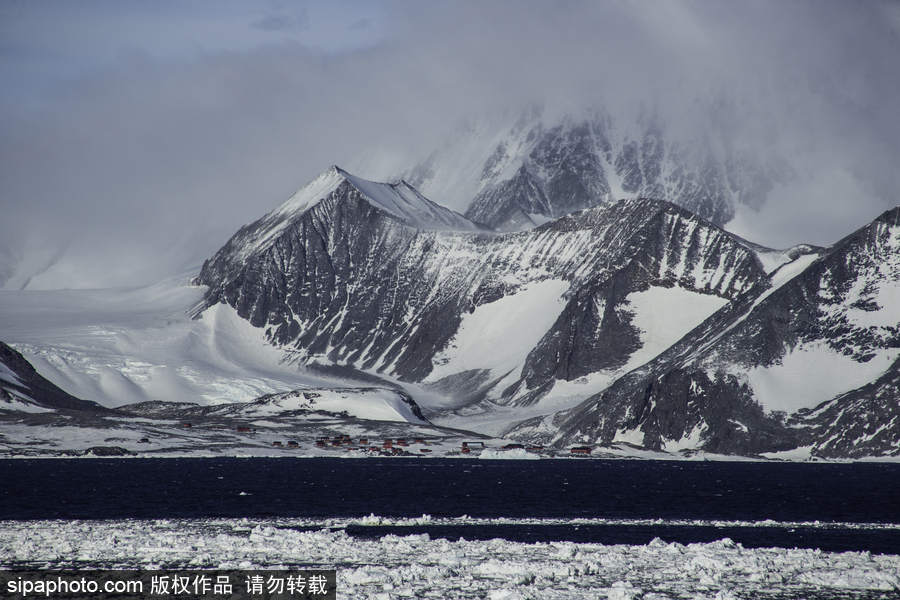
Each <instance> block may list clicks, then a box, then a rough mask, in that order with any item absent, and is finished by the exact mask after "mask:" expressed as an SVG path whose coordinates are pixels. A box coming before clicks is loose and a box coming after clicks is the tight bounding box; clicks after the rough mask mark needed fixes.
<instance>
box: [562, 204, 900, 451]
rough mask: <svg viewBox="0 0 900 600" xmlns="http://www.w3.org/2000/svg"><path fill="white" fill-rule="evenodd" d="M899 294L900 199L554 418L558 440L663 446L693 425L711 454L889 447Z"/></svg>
mask: <svg viewBox="0 0 900 600" xmlns="http://www.w3.org/2000/svg"><path fill="white" fill-rule="evenodd" d="M898 299H900V208H897V209H893V210H891V211H888V212H887V213H885V214H883V215H882V216H881V217H879V218H878V219H877V220H876V221H874V222H873V223H872V224H870V225H868V226H866V227H864V228H862V229H860V230H859V231H857V232H855V233H854V234H853V235H851V236H849V237H847V238H845V239H844V240H842V241H840V242H838V243H837V244H835V245H834V246H832V247H831V248H828V249H827V250H824V251H822V252H818V253H814V254H809V255H806V256H800V257H798V258H797V259H796V260H795V262H794V263H788V264H786V265H784V266H782V267H781V270H780V271H776V272H775V274H774V275H773V282H772V284H769V285H767V286H764V287H763V288H756V289H752V290H749V291H748V292H746V293H745V294H743V295H742V296H740V297H739V298H737V299H735V300H734V301H732V303H731V304H730V305H729V306H728V307H726V308H725V309H723V310H722V311H720V312H718V313H717V314H716V315H714V316H713V317H711V318H710V319H708V320H707V321H706V322H704V323H703V325H701V326H700V327H698V328H697V329H695V330H694V331H693V332H691V334H690V335H688V336H686V337H685V338H683V339H682V340H681V341H679V342H678V343H677V344H675V345H674V346H673V347H672V348H670V349H669V350H668V351H667V352H665V353H664V354H662V355H660V356H659V357H658V358H657V359H656V360H654V361H652V362H650V363H649V364H647V365H645V366H644V367H642V368H640V369H638V370H636V371H634V372H632V373H630V374H628V375H627V376H625V377H623V378H621V379H620V380H619V381H617V382H616V383H615V384H613V385H612V386H610V387H609V388H608V389H607V390H605V391H604V392H603V393H601V394H599V395H597V396H596V397H594V398H590V399H589V400H587V401H586V402H585V403H584V404H583V405H581V406H579V407H578V408H576V409H574V410H572V411H571V412H570V413H568V414H566V415H561V416H560V417H559V418H558V421H557V425H558V426H559V427H560V432H561V434H560V435H559V437H558V438H557V440H558V441H559V442H565V441H575V440H584V439H585V438H587V439H590V440H591V441H595V440H596V441H600V442H611V441H612V440H614V439H616V437H617V435H618V436H620V437H622V436H623V434H624V433H625V432H629V431H630V432H635V433H638V432H639V433H640V434H642V435H643V438H642V439H643V444H644V445H646V446H648V447H651V448H659V449H661V448H664V447H674V446H678V444H679V442H681V441H682V440H683V439H687V438H689V437H690V436H691V434H692V432H693V433H695V435H697V436H699V438H698V439H699V445H698V447H700V448H703V449H706V450H710V451H715V452H722V451H725V452H729V453H741V454H748V453H750V454H755V453H760V452H776V451H778V450H786V449H791V448H795V447H798V446H804V447H806V446H808V447H810V448H811V452H812V454H813V455H818V456H826V457H838V456H844V457H859V456H873V455H884V454H893V455H896V454H898V453H900V446H898V441H900V421H898V420H897V419H896V416H897V413H898V410H900V394H898V387H897V386H898V379H900V373H898V362H897V361H898V356H900V312H898V311H900V308H898V306H900V305H898ZM857 384H860V385H857ZM791 413H792V414H791ZM788 415H790V418H786V417H787V416H788ZM619 432H622V433H619ZM631 437H632V439H633V438H634V436H633V435H632V436H631Z"/></svg>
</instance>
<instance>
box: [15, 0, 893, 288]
mask: <svg viewBox="0 0 900 600" xmlns="http://www.w3.org/2000/svg"><path fill="white" fill-rule="evenodd" d="M898 32H900V4H898V3H896V2H849V1H845V2H830V1H826V0H819V1H809V2H800V1H791V2H783V1H777V2H763V1H755V2H718V1H707V2H693V1H684V2H675V1H658V2H653V1H645V0H641V1H634V2H628V1H625V0H615V1H608V2H566V1H559V2H549V1H548V2H528V1H524V0H514V1H512V0H510V1H499V0H498V1H492V2H475V1H471V2H461V1H444V2H393V1H388V0H383V1H373V0H355V1H335V0H330V1H327V2H326V1H322V2H287V1H280V0H272V1H263V2H250V1H247V0H216V1H215V2H213V1H209V2H201V1H196V2H182V1H175V0H172V1H168V0H157V1H153V2H147V1H144V0H131V1H128V0H82V1H75V2H73V1H68V0H59V1H51V0H41V1H36V2H29V1H23V0H13V1H6V2H3V3H0V279H2V278H3V272H2V271H3V265H4V264H9V262H10V259H9V256H10V255H16V256H18V258H19V265H20V267H21V270H20V273H26V272H27V273H34V272H35V271H38V270H40V269H42V268H43V267H45V266H47V265H52V264H54V261H56V262H55V265H56V266H50V267H49V269H48V270H47V272H46V273H45V274H44V276H42V278H41V277H37V278H35V282H37V284H38V287H41V286H43V287H47V286H62V287H95V286H123V285H139V284H146V283H152V282H154V281H156V280H159V279H162V278H164V277H167V276H171V275H173V274H175V273H177V272H179V271H180V270H184V269H189V268H196V267H199V264H200V263H201V262H202V260H203V258H206V257H208V256H210V255H211V254H212V253H213V252H215V251H216V250H217V249H218V248H219V247H220V246H221V245H222V244H223V243H224V242H225V241H226V240H227V238H228V237H229V236H230V235H231V234H232V233H234V231H236V229H237V228H238V227H240V226H241V225H242V224H244V223H246V222H249V221H251V220H254V219H256V218H258V217H260V216H262V215H263V214H264V213H265V212H267V211H269V210H271V209H272V208H274V207H275V206H276V205H278V204H279V203H280V202H281V201H283V200H284V199H286V198H287V197H288V196H290V195H291V194H292V193H293V192H294V191H296V190H297V189H298V188H300V187H302V186H303V185H304V184H305V183H306V182H307V181H308V180H310V179H311V178H312V177H314V176H315V175H316V174H317V173H319V172H320V171H322V170H323V169H325V168H327V167H328V166H329V165H331V164H339V165H340V164H347V163H349V162H351V161H353V159H354V158H355V157H356V156H357V155H359V154H360V153H361V152H362V151H364V150H366V149H368V148H372V147H375V146H380V147H386V148H391V147H393V148H399V149H402V150H403V152H404V153H409V154H410V155H411V156H415V155H417V153H422V155H423V157H424V155H426V154H427V153H428V152H429V151H430V149H431V148H433V147H434V146H435V145H436V144H438V143H439V142H440V140H441V139H443V137H444V136H445V135H446V134H447V133H448V131H449V130H450V127H451V126H452V124H453V123H455V122H457V120H458V119H459V118H461V117H464V116H466V115H469V114H478V113H480V112H483V111H486V110H491V109H495V108H497V107H501V106H504V105H507V104H521V103H523V102H543V103H544V104H545V105H548V106H564V105H568V104H579V103H581V102H585V101H588V100H592V99H594V98H597V97H603V98H604V99H605V101H607V102H608V103H610V104H612V105H617V104H618V105H622V106H625V105H629V104H632V103H635V102H640V101H646V100H648V99H655V100H657V101H659V100H660V98H662V99H663V100H662V101H663V103H664V104H665V105H666V106H667V107H668V111H669V112H670V113H671V115H674V116H676V117H677V115H678V114H679V111H689V110H690V105H691V102H692V101H693V99H694V98H695V97H696V90H697V89H704V88H711V87H714V86H719V85H725V86H727V87H728V89H730V90H732V91H733V92H734V93H735V94H737V95H738V97H741V98H748V99H749V100H747V102H745V103H739V104H738V106H737V108H736V109H735V110H736V118H739V119H741V120H744V121H745V122H746V123H749V124H751V125H752V124H754V123H755V122H757V121H758V122H763V121H764V120H771V119H773V118H774V119H776V120H777V122H778V125H779V129H780V130H781V131H779V135H782V136H783V137H785V138H788V139H789V141H790V142H791V144H792V147H793V148H795V149H796V148H799V149H801V150H803V149H805V150H804V151H806V150H808V153H807V154H805V155H804V156H806V158H805V160H806V161H807V169H808V171H809V173H808V175H809V177H808V180H809V181H814V182H815V184H814V185H812V184H811V185H810V186H809V187H808V190H807V191H806V193H804V194H800V195H795V196H792V197H789V198H785V197H779V198H774V199H772V201H771V202H770V203H769V204H770V205H767V207H766V208H764V209H763V211H761V212H760V213H759V214H756V213H748V214H746V215H742V217H741V220H740V222H738V223H735V224H733V225H734V229H735V230H736V231H738V232H739V233H741V234H743V235H747V236H748V237H752V238H753V239H754V240H755V241H760V242H762V243H769V244H772V245H780V246H787V245H791V244H794V243H800V242H811V243H819V244H828V243H831V242H833V241H836V240H837V239H839V238H840V237H842V236H843V235H845V234H846V233H849V230H850V229H852V228H853V227H858V226H860V225H862V224H864V223H865V222H867V221H869V220H871V219H872V218H874V217H875V216H877V215H878V214H879V213H880V212H882V211H883V210H886V209H888V208H891V207H893V206H896V205H897V204H900V176H898V171H900V168H898V166H900V108H898V107H900V101H898V98H900V67H898V63H900V60H898V57H900V36H898ZM754 119H756V120H757V121H754ZM410 166H413V165H410ZM4 256H6V258H4ZM10 282H14V283H16V284H17V285H20V284H21V283H24V281H22V280H21V275H20V279H18V280H17V279H16V278H15V277H14V278H13V279H11V280H10Z"/></svg>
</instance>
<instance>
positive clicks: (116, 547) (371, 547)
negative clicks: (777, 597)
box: [0, 517, 900, 600]
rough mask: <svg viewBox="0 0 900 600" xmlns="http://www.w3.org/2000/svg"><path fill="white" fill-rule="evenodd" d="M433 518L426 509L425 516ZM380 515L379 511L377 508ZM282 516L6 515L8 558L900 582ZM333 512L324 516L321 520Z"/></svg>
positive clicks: (677, 585)
mask: <svg viewBox="0 0 900 600" xmlns="http://www.w3.org/2000/svg"><path fill="white" fill-rule="evenodd" d="M423 518H424V517H423ZM371 519H375V517H372V518H371ZM309 525H310V524H309V523H308V522H304V521H297V522H295V521H292V520H287V519H282V520H248V519H219V520H171V521H169V520H159V521H25V522H12V521H5V522H0V556H2V559H0V567H2V568H26V567H27V568H78V569H88V568H116V569H188V568H190V569H197V568H209V569H261V568H262V569H264V568H272V569H286V568H301V567H312V566H314V567H316V568H336V569H337V571H338V597H340V598H354V599H355V598H362V599H366V598H368V599H373V600H374V599H378V600H381V599H393V598H406V597H419V598H422V597H435V598H447V599H454V598H466V599H468V598H492V599H495V600H500V599H523V600H524V599H537V598H540V599H545V598H549V599H576V598H579V599H580V598H613V599H617V600H618V599H637V598H643V599H646V600H663V599H674V598H722V599H724V598H737V597H742V596H747V595H759V594H770V593H779V594H796V595H797V596H798V597H807V598H809V597H815V596H816V593H817V592H823V591H834V592H852V591H863V590H871V591H885V592H892V591H896V590H897V589H898V587H900V575H898V574H900V556H896V555H871V554H870V553H868V552H845V553H840V554H837V553H827V552H820V551H818V550H800V549H793V550H784V549H775V548H762V549H746V548H744V547H742V546H741V545H740V544H735V543H734V542H732V541H731V540H729V539H723V540H720V541H717V542H713V543H708V544H688V545H682V544H678V543H666V542H664V541H662V540H659V539H654V540H653V541H652V542H650V543H649V544H647V545H642V546H624V545H623V546H604V545H602V544H586V543H572V542H551V543H535V544H526V543H518V542H509V541H506V540H503V539H493V540H487V541H467V540H465V539H464V538H462V537H461V538H460V539H458V540H456V541H452V540H446V539H431V538H430V537H429V536H428V535H424V534H423V535H410V536H396V535H386V536H383V537H381V538H378V539H356V538H353V537H351V536H349V535H347V533H346V532H345V531H341V530H336V531H333V530H329V529H322V530H318V531H298V530H297V529H294V528H295V527H309ZM323 525H326V523H324V522H323V523H320V526H323Z"/></svg>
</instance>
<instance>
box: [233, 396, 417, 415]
mask: <svg viewBox="0 0 900 600" xmlns="http://www.w3.org/2000/svg"><path fill="white" fill-rule="evenodd" d="M313 394H315V397H311V398H310V399H307V398H306V397H305V396H304V395H303V394H302V393H300V394H285V395H284V396H280V397H276V398H273V399H271V400H269V401H267V402H266V403H264V404H253V405H250V406H249V407H248V408H247V410H246V411H242V412H246V413H248V414H253V415H259V416H264V415H272V416H275V415H278V414H279V413H281V412H283V411H288V410H298V409H310V410H324V411H328V412H337V413H339V412H345V411H346V412H347V413H348V414H349V415H350V416H353V417H357V418H360V419H369V420H372V421H403V422H406V423H425V421H423V420H422V419H420V418H419V417H417V416H416V415H415V414H414V413H413V412H412V409H411V408H410V406H409V404H407V403H406V402H405V401H404V400H403V398H402V397H401V396H400V394H399V393H397V392H395V391H393V390H387V389H328V390H324V389H316V390H315V391H314V392H312V393H311V394H310V396H312V395H313Z"/></svg>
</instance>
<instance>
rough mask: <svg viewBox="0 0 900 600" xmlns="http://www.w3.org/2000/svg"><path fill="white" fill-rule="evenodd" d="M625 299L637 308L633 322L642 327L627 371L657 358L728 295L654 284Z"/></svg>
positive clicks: (725, 301)
mask: <svg viewBox="0 0 900 600" xmlns="http://www.w3.org/2000/svg"><path fill="white" fill-rule="evenodd" d="M626 300H627V301H628V303H629V304H630V305H631V308H632V310H633V311H634V317H633V318H632V320H631V324H632V325H633V326H635V327H637V328H638V329H640V330H641V342H642V344H643V345H642V346H641V348H640V349H639V350H638V351H637V352H635V353H634V354H632V355H631V358H629V360H628V364H627V365H626V366H625V368H624V369H623V370H624V371H625V372H627V371H631V370H632V369H636V368H637V367H639V366H641V365H643V364H644V363H646V362H648V361H650V360H652V359H654V358H655V357H656V356H658V355H659V354H660V353H661V352H663V351H665V350H666V349H668V348H669V347H670V346H672V344H674V343H675V342H677V341H678V340H680V339H681V338H683V337H684V336H685V335H687V334H688V332H690V331H691V330H692V329H694V328H695V327H696V326H697V325H699V324H700V323H702V322H703V321H704V320H705V319H706V318H708V317H709V316H710V315H712V314H713V313H714V312H716V311H717V310H719V309H720V308H722V307H723V306H725V305H726V304H728V300H726V299H725V298H720V297H719V296H713V295H711V294H698V293H696V292H691V291H689V290H686V289H684V288H681V287H673V288H664V287H651V288H650V289H649V290H646V291H644V292H633V293H631V294H628V296H627V298H626Z"/></svg>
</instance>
